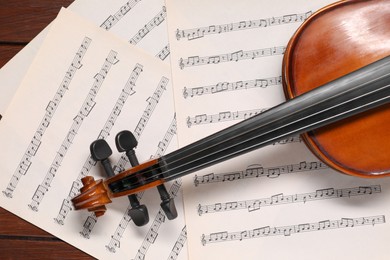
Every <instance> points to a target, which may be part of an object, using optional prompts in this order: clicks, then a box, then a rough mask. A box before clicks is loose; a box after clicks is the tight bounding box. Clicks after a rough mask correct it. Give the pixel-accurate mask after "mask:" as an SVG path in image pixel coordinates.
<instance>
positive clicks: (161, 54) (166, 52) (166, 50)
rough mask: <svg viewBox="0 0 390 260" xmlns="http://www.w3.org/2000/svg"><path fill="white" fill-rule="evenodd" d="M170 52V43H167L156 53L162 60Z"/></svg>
mask: <svg viewBox="0 0 390 260" xmlns="http://www.w3.org/2000/svg"><path fill="white" fill-rule="evenodd" d="M170 53H171V52H170V49H169V44H167V46H165V47H164V48H163V49H162V50H161V51H160V52H159V53H157V54H156V57H158V58H159V59H160V60H165V59H166V58H167V57H168V56H169V54H170Z"/></svg>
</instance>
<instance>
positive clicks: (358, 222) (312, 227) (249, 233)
mask: <svg viewBox="0 0 390 260" xmlns="http://www.w3.org/2000/svg"><path fill="white" fill-rule="evenodd" d="M385 223H386V219H385V216H384V215H379V216H370V217H361V218H341V219H337V220H323V221H319V222H312V223H303V224H297V225H291V226H282V227H270V226H266V227H261V228H255V229H252V230H243V231H238V232H227V231H224V232H218V233H211V234H209V235H203V236H202V238H201V243H202V245H203V246H205V245H207V244H210V243H219V242H227V241H242V240H244V239H253V238H259V237H269V236H290V235H292V234H299V233H304V232H314V231H324V230H330V229H339V228H355V227H359V226H366V225H372V226H373V227H374V226H375V225H378V224H385Z"/></svg>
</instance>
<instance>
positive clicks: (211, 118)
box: [187, 108, 267, 128]
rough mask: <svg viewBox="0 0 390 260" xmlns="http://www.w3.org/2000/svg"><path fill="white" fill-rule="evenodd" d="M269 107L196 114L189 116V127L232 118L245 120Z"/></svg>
mask: <svg viewBox="0 0 390 260" xmlns="http://www.w3.org/2000/svg"><path fill="white" fill-rule="evenodd" d="M266 110H267V109H265V108H263V109H252V110H245V111H236V112H231V111H225V112H219V113H218V114H214V115H206V114H202V115H196V116H194V117H187V127H188V128H190V127H192V126H197V125H202V124H212V123H220V122H225V121H231V120H243V119H247V118H250V117H252V116H255V115H257V114H260V113H262V112H264V111H266Z"/></svg>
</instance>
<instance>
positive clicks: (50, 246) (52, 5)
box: [0, 0, 93, 259]
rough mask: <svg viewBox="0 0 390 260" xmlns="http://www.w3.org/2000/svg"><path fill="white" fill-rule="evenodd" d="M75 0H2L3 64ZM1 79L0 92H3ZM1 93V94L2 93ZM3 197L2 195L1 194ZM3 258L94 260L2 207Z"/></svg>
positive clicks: (0, 41) (0, 52)
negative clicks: (62, 8)
mask: <svg viewBox="0 0 390 260" xmlns="http://www.w3.org/2000/svg"><path fill="white" fill-rule="evenodd" d="M72 2H73V0H12V1H9V0H7V1H4V0H0V67H2V66H3V65H4V64H6V63H7V62H8V61H9V60H10V59H11V58H12V57H13V56H14V55H15V54H17V53H18V52H19V51H20V50H21V49H22V48H23V47H24V46H25V45H26V44H27V43H28V42H30V41H31V40H32V39H33V38H34V37H35V36H36V35H37V34H38V33H39V32H40V31H41V30H42V29H44V28H45V27H46V26H47V25H48V24H49V23H50V22H51V21H52V20H53V19H54V18H55V17H56V16H57V14H58V12H59V10H60V9H61V7H62V6H64V7H67V6H69V4H71V3H72ZM1 88H2V86H1V82H0V91H1ZM0 95H1V93H0ZM0 196H1V195H0ZM0 259H93V258H92V257H91V256H89V255H88V254H86V253H84V252H82V251H80V250H79V249H77V248H75V247H73V246H71V245H69V244H67V243H65V242H63V241H62V240H60V239H59V238H57V237H55V236H53V235H51V234H49V233H47V232H45V231H44V230H42V229H40V228H38V227H36V226H34V225H32V224H30V223H28V222H27V221H25V220H23V219H21V218H19V217H18V216H16V215H14V214H12V213H10V212H8V211H6V210H5V209H3V208H0Z"/></svg>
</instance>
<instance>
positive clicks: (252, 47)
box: [166, 0, 390, 259]
mask: <svg viewBox="0 0 390 260" xmlns="http://www.w3.org/2000/svg"><path fill="white" fill-rule="evenodd" d="M166 2H167V10H168V13H169V15H168V35H169V40H170V46H171V64H172V77H173V85H174V93H175V102H176V104H175V107H176V115H177V125H178V138H179V146H184V145H186V144H189V143H191V142H193V141H195V140H197V139H199V138H201V137H204V136H206V135H209V134H211V133H213V132H215V131H217V130H220V129H223V128H225V127H227V126H229V125H231V124H234V123H236V122H238V121H240V120H243V119H245V118H247V117H250V116H253V115H255V114H257V113H261V112H262V111H264V110H266V109H269V108H271V107H273V106H275V105H277V104H279V103H280V102H282V101H283V100H284V95H283V90H282V86H281V64H282V56H283V53H284V50H285V46H286V44H287V42H288V40H289V39H290V37H291V36H292V34H293V32H294V31H295V30H296V29H297V28H298V26H299V25H300V24H301V23H302V22H303V20H305V19H306V18H307V17H308V16H309V15H310V14H311V13H312V12H313V11H316V10H317V9H319V8H321V7H323V6H325V5H326V4H329V3H331V2H333V1H326V0H324V1H320V0H318V1H306V0H297V1H290V0H273V1H265V0H263V1H259V0H247V1H229V0H214V1H208V0H198V1H186V0H167V1H166ZM368 152H371V151H368ZM372 152H373V153H374V152H375V151H372ZM183 183H184V184H183V189H184V207H185V214H186V225H187V232H188V248H189V256H190V259H368V258H370V259H387V258H388V257H389V255H390V251H389V247H388V241H389V239H390V226H389V224H388V219H389V210H390V206H389V205H390V194H389V193H390V186H389V184H390V183H389V180H388V179H376V180H366V179H359V178H355V177H349V176H344V175H341V174H339V173H336V172H334V171H333V170H331V169H329V168H328V167H327V166H326V165H324V164H323V163H321V162H320V161H318V159H317V158H315V157H314V156H313V155H311V154H310V152H309V151H308V149H307V148H306V147H305V145H304V144H303V143H302V142H301V139H300V138H299V137H298V136H296V137H293V138H289V139H286V140H285V141H283V142H278V143H275V144H274V145H271V146H269V147H266V148H264V149H261V150H258V151H255V152H252V153H250V154H247V155H243V156H240V157H239V158H235V159H232V160H229V161H227V162H223V163H221V164H219V165H215V166H212V167H209V168H207V169H205V170H202V171H200V172H197V173H196V174H195V175H192V176H188V177H185V178H184V180H183Z"/></svg>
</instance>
